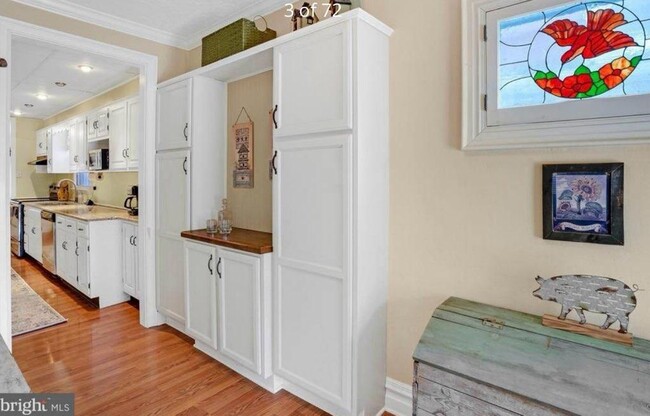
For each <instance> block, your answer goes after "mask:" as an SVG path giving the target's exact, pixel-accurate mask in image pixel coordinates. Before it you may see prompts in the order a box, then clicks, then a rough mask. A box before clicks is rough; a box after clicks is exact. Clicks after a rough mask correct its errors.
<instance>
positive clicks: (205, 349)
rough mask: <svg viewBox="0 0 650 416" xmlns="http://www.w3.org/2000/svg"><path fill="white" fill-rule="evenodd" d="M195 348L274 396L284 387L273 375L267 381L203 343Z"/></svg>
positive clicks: (197, 343)
mask: <svg viewBox="0 0 650 416" xmlns="http://www.w3.org/2000/svg"><path fill="white" fill-rule="evenodd" d="M194 348H196V349H197V350H199V351H201V352H202V353H204V354H206V355H208V356H210V357H212V358H214V359H215V360H217V361H219V362H220V363H221V364H223V365H225V366H226V367H228V368H230V369H231V370H233V371H235V372H236V373H238V374H240V375H242V376H244V377H246V378H247V379H249V380H250V381H252V382H253V383H255V384H257V385H258V386H260V387H262V388H264V389H265V390H268V391H270V392H271V393H273V394H275V393H277V392H279V391H280V390H282V388H283V387H284V381H283V380H282V379H281V378H280V377H277V376H274V375H272V376H270V377H268V378H266V379H265V378H263V377H262V376H261V375H259V374H256V373H254V372H252V371H251V370H249V369H248V368H246V367H243V366H242V365H240V364H238V363H236V362H235V361H233V360H231V359H230V358H228V357H226V356H224V355H223V354H221V353H219V351H216V350H215V349H214V348H212V347H210V346H208V345H206V344H204V343H202V342H201V341H196V342H195V343H194Z"/></svg>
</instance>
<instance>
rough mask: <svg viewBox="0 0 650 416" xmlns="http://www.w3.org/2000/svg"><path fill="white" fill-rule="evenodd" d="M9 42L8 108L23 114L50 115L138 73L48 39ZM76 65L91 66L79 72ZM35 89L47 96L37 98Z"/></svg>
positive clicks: (43, 116)
mask: <svg viewBox="0 0 650 416" xmlns="http://www.w3.org/2000/svg"><path fill="white" fill-rule="evenodd" d="M11 46H12V65H11V110H12V111H13V110H16V109H18V110H20V111H21V113H22V116H23V117H31V118H41V119H43V118H48V117H51V116H52V115H54V114H57V113H59V112H61V111H63V110H65V109H67V108H70V107H72V106H74V105H76V104H79V103H80V102H82V101H84V100H86V99H88V98H91V97H94V96H96V95H98V94H100V93H102V92H104V91H106V90H108V89H110V88H112V87H115V86H117V85H120V84H122V83H124V82H126V81H128V80H130V79H132V78H134V77H135V76H137V75H138V74H139V70H138V69H137V68H133V67H131V66H129V65H127V64H124V63H121V62H118V61H114V60H111V59H106V58H103V57H101V56H96V55H91V54H87V53H83V52H79V51H75V50H72V49H67V48H62V47H59V46H55V45H51V44H48V43H43V42H38V41H34V40H29V39H23V38H14V39H13V41H12V45H11ZM79 65H90V66H92V67H93V68H94V69H93V71H91V72H89V73H83V72H81V71H80V70H79V68H78V66H79ZM55 82H65V83H66V84H67V85H66V86H65V87H58V86H56V85H55V84H54V83H55ZM39 93H45V94H47V96H48V99H47V100H45V101H41V100H39V99H37V98H36V94H39ZM25 104H33V105H34V107H32V108H28V107H26V106H25Z"/></svg>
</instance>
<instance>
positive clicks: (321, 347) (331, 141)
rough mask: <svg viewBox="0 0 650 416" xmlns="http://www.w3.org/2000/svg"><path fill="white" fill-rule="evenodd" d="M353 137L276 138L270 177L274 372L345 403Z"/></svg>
mask: <svg viewBox="0 0 650 416" xmlns="http://www.w3.org/2000/svg"><path fill="white" fill-rule="evenodd" d="M351 141H352V138H351V136H349V135H337V136H329V137H324V138H320V139H300V140H277V141H276V146H275V148H276V151H277V158H276V166H277V171H278V174H277V176H276V177H275V178H274V180H273V212H274V219H273V227H274V233H273V237H274V244H273V246H274V256H275V262H274V263H275V265H274V267H275V273H274V296H275V302H274V305H275V309H274V319H275V322H274V331H275V337H274V338H275V342H276V344H275V353H276V360H275V365H276V373H277V374H278V375H280V376H281V377H284V378H286V379H287V380H289V381H291V382H293V383H296V384H298V385H300V386H303V387H304V388H305V389H307V390H309V391H311V392H312V393H314V394H316V395H318V396H319V397H322V398H324V399H327V400H329V401H331V402H333V403H337V404H339V405H340V406H343V407H346V408H347V407H349V405H350V390H351V388H350V385H351V374H352V369H351V340H350V335H349V333H350V330H351V329H350V321H351V312H350V303H349V290H350V289H349V286H350V280H349V268H350V264H349V256H350V255H349V245H350V240H351V233H350V224H349V215H350V212H351V202H350V193H351V179H350V176H351V172H350V165H351V161H350V157H351V155H350V147H351Z"/></svg>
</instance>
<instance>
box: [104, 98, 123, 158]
mask: <svg viewBox="0 0 650 416" xmlns="http://www.w3.org/2000/svg"><path fill="white" fill-rule="evenodd" d="M110 114H111V135H110V138H109V139H108V143H109V149H110V150H109V155H110V157H109V160H110V169H111V170H125V169H126V167H127V162H126V160H127V157H126V148H127V144H126V141H127V137H126V135H127V108H126V101H125V102H122V103H119V104H117V105H114V106H112V107H111V109H110Z"/></svg>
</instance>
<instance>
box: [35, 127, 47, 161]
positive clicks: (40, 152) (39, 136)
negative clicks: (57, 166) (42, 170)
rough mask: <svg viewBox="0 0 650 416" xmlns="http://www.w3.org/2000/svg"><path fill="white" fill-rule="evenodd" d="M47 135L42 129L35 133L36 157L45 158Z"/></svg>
mask: <svg viewBox="0 0 650 416" xmlns="http://www.w3.org/2000/svg"><path fill="white" fill-rule="evenodd" d="M47 135H48V130H47V129H42V130H39V131H37V132H36V156H37V157H38V156H47Z"/></svg>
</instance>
